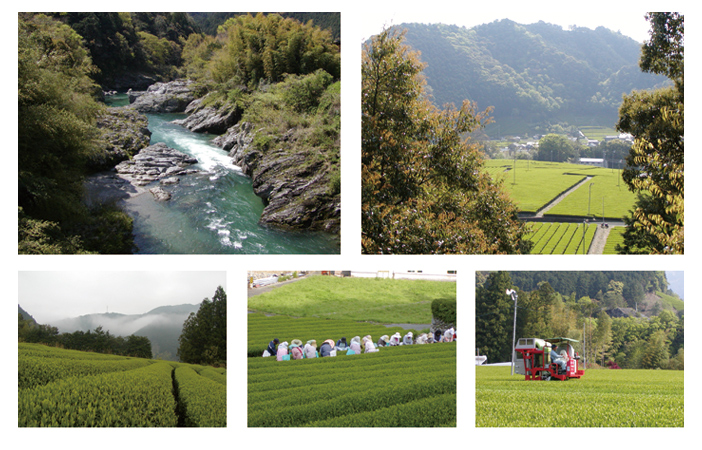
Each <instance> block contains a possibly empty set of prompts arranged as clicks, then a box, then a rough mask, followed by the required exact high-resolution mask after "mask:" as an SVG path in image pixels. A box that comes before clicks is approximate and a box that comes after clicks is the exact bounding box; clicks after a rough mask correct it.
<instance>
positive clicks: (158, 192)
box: [149, 186, 171, 202]
mask: <svg viewBox="0 0 702 450" xmlns="http://www.w3.org/2000/svg"><path fill="white" fill-rule="evenodd" d="M149 192H151V193H152V194H153V196H154V199H156V201H158V202H165V201H168V200H170V199H171V194H170V192H166V191H165V190H164V189H163V188H162V187H161V186H156V187H154V188H151V189H149Z"/></svg>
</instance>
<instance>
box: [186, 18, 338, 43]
mask: <svg viewBox="0 0 702 450" xmlns="http://www.w3.org/2000/svg"><path fill="white" fill-rule="evenodd" d="M245 14H246V13H243V12H191V13H188V15H189V16H190V17H191V18H192V19H193V20H194V21H195V23H196V24H197V25H198V26H199V27H200V30H202V32H203V33H206V34H209V35H212V36H214V35H215V34H217V28H218V27H219V26H220V25H222V24H223V23H224V22H226V20H227V19H229V18H230V17H236V16H240V15H245ZM277 14H279V15H280V16H281V17H290V18H292V19H295V20H298V21H300V22H302V23H307V22H309V21H310V20H311V21H312V22H313V23H314V25H316V26H318V27H319V28H321V29H323V30H329V31H330V32H331V35H332V38H333V39H335V40H339V39H340V38H341V14H340V13H323V12H279V13H277Z"/></svg>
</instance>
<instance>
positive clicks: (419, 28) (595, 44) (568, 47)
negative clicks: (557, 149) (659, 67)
mask: <svg viewBox="0 0 702 450" xmlns="http://www.w3.org/2000/svg"><path fill="white" fill-rule="evenodd" d="M393 28H394V29H397V30H403V29H404V30H406V34H405V42H406V43H407V44H408V45H409V46H410V47H412V48H413V49H414V50H419V51H420V53H421V54H420V59H421V60H422V61H423V62H425V63H427V64H428V66H427V67H426V69H425V70H424V75H425V77H426V79H427V84H428V86H429V89H428V91H429V93H430V94H431V95H432V97H433V101H434V103H435V104H437V106H443V105H445V104H450V103H453V104H455V105H457V106H458V105H460V104H461V103H462V102H463V100H466V99H467V100H471V101H474V102H476V103H477V104H478V109H479V110H484V109H486V108H487V107H491V106H492V107H494V109H493V111H492V113H491V115H492V116H493V117H494V118H495V119H496V120H497V121H498V122H499V121H500V120H505V119H515V118H518V119H521V121H522V122H525V123H527V124H529V125H532V126H533V125H534V124H537V123H540V124H544V123H550V122H561V121H563V120H564V118H565V119H566V120H571V121H575V120H584V119H587V120H589V121H590V122H600V123H588V124H592V125H604V124H609V125H611V124H613V123H614V121H615V120H616V118H617V115H618V107H619V105H620V104H621V100H622V95H623V94H628V93H630V92H631V90H633V89H637V90H640V89H653V88H657V87H660V86H663V85H664V84H666V83H667V80H666V79H665V77H662V76H656V75H651V74H647V73H642V72H641V70H640V69H639V67H638V60H639V55H640V50H641V44H640V43H637V42H636V41H635V40H633V39H632V38H629V37H627V36H624V35H622V34H621V33H617V32H614V31H611V30H609V29H607V28H604V27H597V28H596V29H595V30H592V29H589V28H580V27H574V28H572V29H570V30H563V29H562V28H561V27H560V26H558V25H553V24H548V23H545V22H543V21H540V22H537V23H533V24H529V25H522V24H518V23H516V22H514V21H511V20H508V19H503V20H500V21H494V22H490V23H486V24H482V25H477V26H475V27H472V28H466V27H460V26H457V25H445V24H430V25H426V24H417V23H403V24H400V25H397V26H395V27H393Z"/></svg>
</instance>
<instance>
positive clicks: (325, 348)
mask: <svg viewBox="0 0 702 450" xmlns="http://www.w3.org/2000/svg"><path fill="white" fill-rule="evenodd" d="M332 350H334V341H333V340H331V339H327V340H326V341H324V342H323V343H322V346H321V347H319V355H320V356H322V357H324V356H332Z"/></svg>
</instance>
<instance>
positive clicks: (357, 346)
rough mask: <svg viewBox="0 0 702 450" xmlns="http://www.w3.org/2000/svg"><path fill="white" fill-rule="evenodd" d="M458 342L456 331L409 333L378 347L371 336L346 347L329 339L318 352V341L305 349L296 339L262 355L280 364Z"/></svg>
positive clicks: (275, 342) (277, 344)
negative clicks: (392, 348)
mask: <svg viewBox="0 0 702 450" xmlns="http://www.w3.org/2000/svg"><path fill="white" fill-rule="evenodd" d="M454 340H456V330H455V329H454V328H449V329H448V330H446V331H441V330H436V331H435V332H434V333H422V334H421V335H419V337H417V339H416V340H415V339H414V335H413V334H412V332H411V331H410V332H408V333H407V334H405V336H404V337H403V336H402V335H400V333H399V332H398V333H395V334H393V335H392V336H388V335H383V336H381V337H380V339H378V342H377V343H374V342H373V339H372V338H371V336H370V335H367V336H364V337H363V339H361V337H360V336H356V337H354V338H352V339H351V343H350V344H347V342H346V338H345V337H342V338H341V339H339V340H338V341H336V343H335V342H334V340H333V339H327V340H326V341H324V342H323V343H322V345H321V346H320V347H319V349H318V348H317V341H316V340H314V339H311V340H309V341H307V343H306V344H305V345H302V341H301V340H299V339H293V340H292V341H291V343H290V344H289V345H288V343H287V342H282V343H281V342H280V341H279V340H278V338H275V339H273V340H272V341H271V342H269V343H268V348H267V349H266V350H265V351H264V352H263V356H264V357H266V356H275V357H276V359H277V360H278V361H289V360H290V359H304V358H319V357H326V356H336V355H337V352H346V355H356V354H360V353H373V352H377V351H378V349H379V348H381V347H394V346H399V345H415V344H434V343H437V342H453V341H454Z"/></svg>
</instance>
